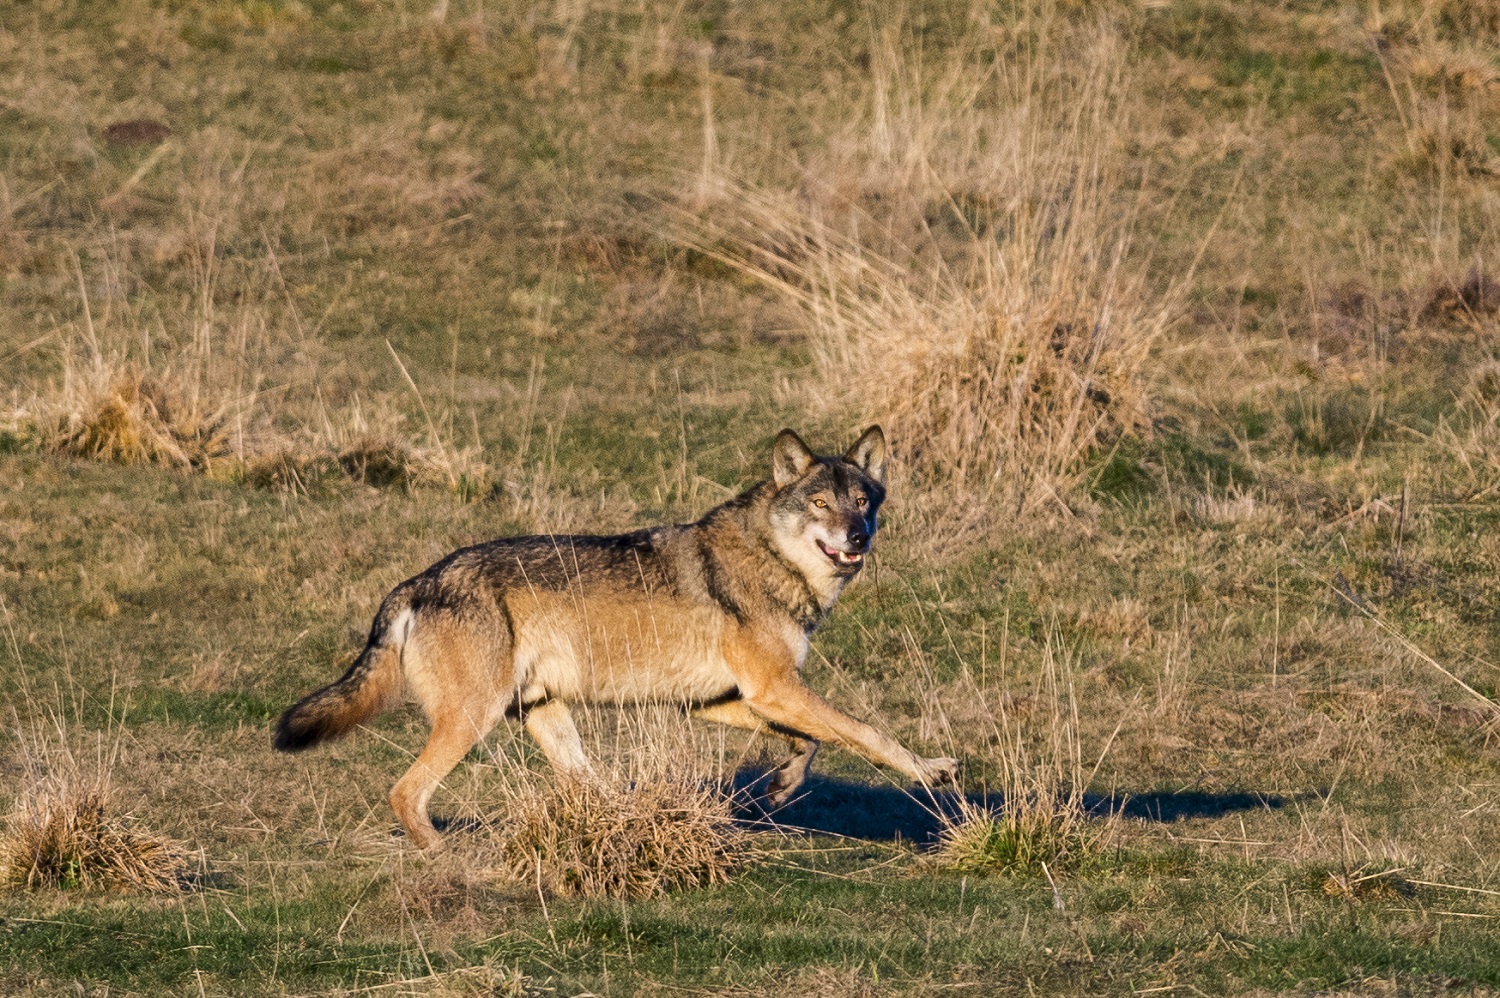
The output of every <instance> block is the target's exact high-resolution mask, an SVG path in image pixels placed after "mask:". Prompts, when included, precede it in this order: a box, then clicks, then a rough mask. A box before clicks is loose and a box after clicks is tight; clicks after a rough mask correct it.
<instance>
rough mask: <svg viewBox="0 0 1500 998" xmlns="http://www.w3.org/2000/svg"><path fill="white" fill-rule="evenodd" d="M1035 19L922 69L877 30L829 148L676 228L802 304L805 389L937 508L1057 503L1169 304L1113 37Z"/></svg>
mask: <svg viewBox="0 0 1500 998" xmlns="http://www.w3.org/2000/svg"><path fill="white" fill-rule="evenodd" d="M1043 27H1044V28H1045V31H1042V34H1043V35H1044V37H1041V38H1040V39H1038V38H1036V37H1032V36H1028V37H1031V40H1030V41H1028V40H1026V39H1018V40H1017V41H1016V42H1015V44H1016V45H1017V56H1016V58H1015V59H1014V60H1007V61H1004V62H1000V61H995V62H994V63H991V64H989V65H985V64H983V63H982V61H981V60H980V59H979V57H978V55H977V53H975V54H973V56H974V58H973V61H972V64H967V63H965V62H964V61H963V60H960V61H959V62H958V63H957V64H956V65H955V68H954V73H955V74H958V75H957V76H955V78H954V79H951V80H949V79H944V80H940V81H938V82H937V83H927V82H925V81H924V78H923V73H922V72H921V70H920V67H919V65H918V63H917V62H916V61H915V60H919V59H920V54H919V53H918V52H917V51H916V50H915V49H914V48H913V46H911V45H908V44H906V43H905V42H902V41H900V40H899V39H898V40H894V41H890V42H888V43H887V45H886V46H885V47H884V48H883V49H882V59H881V60H880V62H881V64H882V65H886V66H889V67H890V68H888V69H887V70H885V71H884V72H881V73H877V74H876V80H875V84H874V85H873V86H872V88H871V92H870V93H869V94H867V95H866V96H865V98H864V99H865V100H866V101H867V102H868V105H869V106H863V105H861V106H860V107H857V108H855V109H852V110H850V111H849V112H848V113H847V114H846V115H845V116H844V120H853V121H855V122H856V123H857V125H855V126H850V128H849V130H848V131H847V132H846V133H845V134H843V135H842V136H840V140H839V142H838V143H835V149H836V152H835V153H834V154H832V155H833V156H834V157H835V159H834V161H833V162H831V163H830V164H828V165H827V166H826V167H825V169H824V170H822V171H821V172H820V174H819V175H818V176H816V177H809V178H804V182H803V184H802V186H801V188H800V189H799V190H798V191H797V192H796V193H785V194H782V193H778V192H777V191H775V190H773V189H770V188H768V187H764V186H762V187H756V186H752V185H746V184H739V185H735V184H728V183H726V184H725V185H724V186H723V188H722V191H721V193H720V196H719V203H718V204H717V205H716V206H714V207H713V209H712V211H711V214H712V216H713V217H715V218H716V219H718V221H716V222H714V223H712V224H704V223H701V222H696V221H690V222H689V223H688V224H687V226H686V227H687V228H688V229H689V230H690V231H689V232H688V233H687V235H686V236H684V237H683V238H684V241H685V242H687V243H688V244H689V245H691V246H693V247H695V248H696V249H698V250H700V251H701V252H705V253H707V254H709V255H711V256H714V257H715V258H717V259H719V260H721V261H723V262H726V263H729V264H731V265H733V266H736V267H738V268H740V269H742V270H743V271H746V272H748V273H749V274H751V275H752V276H754V277H756V278H758V279H759V280H761V281H762V282H764V283H765V284H766V285H768V286H769V287H770V288H772V289H773V290H774V291H776V292H778V293H780V294H781V295H783V296H785V297H786V298H787V299H788V300H789V301H790V302H791V303H792V304H794V305H795V306H796V307H798V308H799V309H800V310H801V312H802V315H803V319H804V328H805V331H806V334H807V336H808V339H809V343H810V345H811V347H812V351H813V356H814V359H815V371H814V375H813V377H812V378H811V379H810V380H809V382H808V383H807V392H808V394H809V395H810V396H811V397H812V399H813V400H815V401H817V402H821V403H822V404H823V405H824V406H825V407H827V408H829V409H832V410H835V411H840V412H847V411H849V410H854V411H855V412H856V413H857V415H858V417H859V418H861V419H865V420H874V419H878V420H879V421H881V422H882V423H884V424H885V425H886V427H887V431H888V435H889V436H890V438H891V440H892V443H893V446H894V447H895V448H896V450H897V452H898V454H899V456H900V457H902V458H903V459H904V460H905V462H906V463H907V466H908V467H909V468H910V469H911V471H912V472H913V474H914V476H915V479H916V481H917V483H918V484H919V485H921V486H923V487H925V488H927V489H930V490H933V491H936V492H941V493H942V494H943V495H944V496H945V498H946V500H947V502H946V503H945V509H946V510H948V511H949V512H948V515H949V516H950V520H951V515H952V510H953V508H954V507H953V502H954V500H957V501H958V502H959V503H960V505H961V506H962V507H966V508H967V510H968V511H969V512H970V513H971V514H972V515H974V516H976V517H984V516H990V515H994V513H995V512H996V511H997V509H1003V510H1008V513H1007V514H1006V515H1009V514H1013V513H1015V512H1016V511H1018V510H1019V511H1026V510H1029V509H1034V508H1037V507H1038V506H1040V505H1042V504H1044V503H1047V502H1049V501H1054V500H1055V498H1056V497H1057V496H1058V495H1060V494H1061V493H1062V492H1064V491H1065V490H1066V489H1067V488H1069V487H1071V486H1072V485H1073V484H1075V483H1076V481H1077V475H1078V473H1079V470H1080V468H1081V467H1082V464H1083V462H1084V460H1085V459H1086V458H1087V457H1088V455H1089V454H1090V453H1091V452H1092V451H1094V450H1095V449H1096V448H1098V447H1100V446H1101V445H1104V444H1107V443H1108V442H1110V441H1111V440H1113V439H1115V438H1117V437H1119V436H1120V435H1121V434H1125V433H1130V432H1133V431H1136V430H1139V429H1141V428H1143V427H1144V426H1145V425H1146V424H1147V420H1148V408H1149V407H1148V399H1147V393H1146V387H1145V381H1144V376H1143V375H1144V366H1145V363H1146V361H1147V358H1148V356H1149V354H1150V350H1151V347H1152V345H1153V343H1154V342H1155V341H1156V339H1157V338H1158V337H1159V336H1160V334H1161V333H1162V332H1163V331H1164V329H1165V328H1166V327H1167V326H1168V325H1169V324H1170V323H1171V322H1172V321H1173V320H1174V317H1175V315H1176V304H1175V302H1176V301H1177V297H1178V296H1177V293H1176V292H1171V293H1168V294H1166V295H1165V296H1162V295H1159V294H1153V293H1152V292H1151V291H1150V290H1149V289H1148V288H1147V286H1146V282H1145V268H1144V265H1143V264H1141V263H1139V262H1138V261H1137V260H1136V254H1135V252H1134V249H1133V246H1132V237H1131V228H1132V223H1131V218H1132V215H1133V209H1132V208H1131V207H1130V203H1129V198H1128V195H1127V190H1128V187H1129V181H1128V180H1127V177H1126V168H1125V158H1124V155H1123V153H1122V151H1121V150H1122V148H1123V142H1122V141H1121V136H1122V134H1123V133H1122V132H1121V127H1122V126H1121V124H1120V122H1121V119H1122V118H1123V116H1124V115H1125V113H1126V107H1127V103H1128V102H1127V101H1126V100H1125V95H1126V91H1127V87H1126V84H1125V82H1124V78H1123V71H1124V46H1123V45H1122V44H1121V42H1120V40H1119V38H1118V37H1117V36H1116V34H1115V33H1114V32H1113V31H1112V30H1111V29H1109V28H1108V27H1107V26H1099V27H1094V28H1091V29H1086V30H1078V29H1070V28H1067V27H1065V26H1063V25H1061V24H1055V25H1050V26H1046V25H1044V26H1043ZM1038 30H1039V31H1040V30H1041V29H1038ZM1047 32H1051V33H1052V34H1051V35H1048V34H1047ZM1070 32H1071V33H1070ZM1054 35H1055V36H1056V37H1054ZM1065 39H1066V40H1067V41H1068V42H1069V43H1070V44H1069V46H1068V47H1069V49H1070V51H1071V52H1072V53H1073V56H1075V57H1070V58H1069V59H1067V60H1065V61H1064V63H1065V65H1066V66H1067V67H1068V68H1066V69H1062V68H1059V65H1062V64H1063V63H1055V62H1054V61H1053V60H1052V59H1051V54H1052V52H1053V49H1054V47H1055V46H1060V45H1062V44H1063V43H1064V40H1065ZM965 74H967V75H965ZM959 76H963V77H964V79H967V80H969V81H971V82H968V83H963V82H962V81H961V80H960V79H959V78H958V77H959ZM975 80H977V81H978V82H977V83H975V82H972V81H975ZM892 157H896V159H894V160H893V159H892ZM893 170H894V171H896V172H897V173H899V174H900V175H901V176H904V177H908V178H911V182H910V183H909V184H906V185H905V187H906V189H907V193H906V195H904V196H903V197H902V198H899V199H898V198H896V197H895V196H894V195H893V194H892V193H891V191H890V190H888V188H889V187H890V184H889V182H888V180H882V179H881V178H882V177H885V178H888V177H889V176H890V175H891V171H893Z"/></svg>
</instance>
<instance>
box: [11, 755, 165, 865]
mask: <svg viewBox="0 0 1500 998" xmlns="http://www.w3.org/2000/svg"><path fill="white" fill-rule="evenodd" d="M109 798H110V795H109V793H108V791H107V790H106V789H104V788H101V787H98V786H90V785H88V784H87V783H83V784H79V783H74V782H70V781H52V782H51V783H50V784H49V785H46V786H43V787H40V788H37V789H36V790H34V791H33V792H31V793H29V794H26V795H24V796H23V797H22V800H21V802H20V804H19V806H18V807H17V809H16V812H15V813H14V814H13V815H12V816H11V818H10V821H9V823H8V826H7V827H6V830H5V833H4V838H3V839H0V885H3V886H4V887H6V888H10V889H13V890H27V891H30V890H43V889H47V888H57V889H64V890H66V889H69V888H74V887H82V888H94V887H102V888H107V889H115V890H143V891H158V892H161V891H176V890H180V889H181V887H182V885H183V883H184V880H185V877H186V874H187V864H186V857H185V854H184V852H183V850H182V848H181V847H180V846H179V845H178V844H177V843H175V842H173V841H172V840H170V839H167V838H163V837H162V836H159V835H155V834H152V833H150V832H147V831H144V830H142V829H141V828H140V827H139V826H138V824H137V823H136V821H135V820H134V819H133V818H131V817H130V816H129V815H126V814H120V813H117V812H116V810H115V808H114V806H113V804H112V803H111V801H110V799H109Z"/></svg>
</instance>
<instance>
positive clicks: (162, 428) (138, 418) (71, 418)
mask: <svg viewBox="0 0 1500 998" xmlns="http://www.w3.org/2000/svg"><path fill="white" fill-rule="evenodd" d="M69 380H70V382H71V384H70V386H69V387H68V388H67V389H65V390H64V395H63V400H62V404H61V411H60V412H59V413H58V414H56V415H55V416H54V419H53V422H52V424H51V425H50V426H45V427H44V428H43V430H42V436H43V440H44V443H45V444H46V446H47V447H48V448H49V449H51V450H54V451H56V452H58V453H62V454H74V455H77V456H79V457H89V458H95V459H97V460H101V461H115V462H118V463H120V464H169V465H177V466H180V467H184V468H189V467H191V468H204V467H206V466H207V465H208V464H209V463H210V462H211V461H213V460H214V459H216V458H220V457H224V456H227V455H228V453H229V431H228V426H227V420H226V418H225V417H226V411H225V409H224V408H222V407H221V408H219V409H217V410H216V411H213V412H206V411H204V410H203V408H202V407H201V406H200V404H198V402H197V400H195V399H192V398H190V397H188V396H187V395H185V394H184V393H183V392H181V391H180V390H178V389H175V388H173V387H172V386H171V385H170V384H169V383H168V382H166V381H163V380H162V379H161V378H159V377H157V376H155V375H152V374H148V373H146V372H143V371H141V370H140V369H139V368H137V367H134V366H133V365H125V366H123V367H121V368H118V369H114V370H110V369H108V368H106V367H104V366H102V365H100V366H96V367H95V368H94V369H93V370H92V371H89V372H87V374H85V375H84V376H82V377H74V378H71V379H69Z"/></svg>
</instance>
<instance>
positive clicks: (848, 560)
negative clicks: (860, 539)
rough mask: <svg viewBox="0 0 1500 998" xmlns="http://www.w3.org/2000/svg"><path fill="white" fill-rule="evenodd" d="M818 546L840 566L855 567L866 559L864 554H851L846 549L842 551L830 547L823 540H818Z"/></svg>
mask: <svg viewBox="0 0 1500 998" xmlns="http://www.w3.org/2000/svg"><path fill="white" fill-rule="evenodd" d="M818 548H819V549H820V550H821V551H822V552H823V553H824V554H826V555H827V556H828V558H829V560H830V561H832V562H833V563H834V564H835V565H837V566H839V567H840V568H854V567H856V566H857V565H861V564H863V563H864V560H865V556H864V555H862V554H851V553H849V552H846V551H840V550H838V549H837V548H833V547H829V546H828V545H827V544H824V543H823V542H822V541H818Z"/></svg>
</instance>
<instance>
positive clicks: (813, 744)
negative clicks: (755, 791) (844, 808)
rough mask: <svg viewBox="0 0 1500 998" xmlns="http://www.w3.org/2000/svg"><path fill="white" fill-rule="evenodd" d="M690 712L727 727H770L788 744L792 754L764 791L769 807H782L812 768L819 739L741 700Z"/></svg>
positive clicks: (775, 772)
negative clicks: (759, 711) (770, 719)
mask: <svg viewBox="0 0 1500 998" xmlns="http://www.w3.org/2000/svg"><path fill="white" fill-rule="evenodd" d="M693 714H694V715H695V716H697V717H701V718H703V719H704V720H706V721H717V722H718V723H720V724H727V725H729V726H730V727H734V728H744V729H745V730H746V731H765V730H767V729H769V730H771V731H774V732H775V733H776V734H779V735H781V737H783V738H785V739H786V740H787V741H788V742H790V743H791V746H792V754H791V756H790V757H789V758H787V759H786V760H784V761H783V762H782V763H781V765H779V766H777V767H776V768H775V769H774V770H772V772H771V785H770V786H769V787H768V788H767V790H766V803H767V804H769V805H770V806H771V807H781V806H782V805H783V804H785V803H786V802H787V801H789V800H791V799H792V794H794V793H796V792H797V789H798V788H799V787H801V786H802V784H803V783H804V782H805V781H806V780H807V771H808V770H809V769H811V768H812V761H813V756H815V755H817V754H818V742H817V741H816V740H815V739H812V738H808V737H807V736H806V735H804V734H802V733H801V732H797V731H792V730H791V729H789V728H785V727H783V726H781V725H779V724H772V723H771V722H770V721H768V720H766V718H764V717H762V716H761V715H759V714H757V713H756V712H755V711H754V710H752V709H750V705H749V704H747V703H745V701H744V700H726V701H724V702H723V703H716V704H710V705H709V706H707V707H699V708H698V709H697V710H695V711H693Z"/></svg>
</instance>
